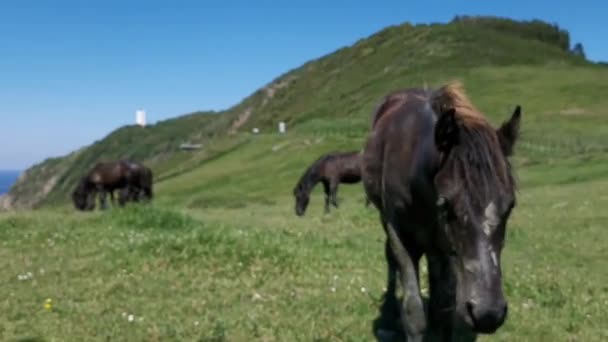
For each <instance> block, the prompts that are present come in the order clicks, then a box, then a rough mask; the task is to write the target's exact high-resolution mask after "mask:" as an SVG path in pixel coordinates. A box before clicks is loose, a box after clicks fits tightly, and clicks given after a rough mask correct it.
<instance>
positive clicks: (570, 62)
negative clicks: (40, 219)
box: [11, 18, 606, 207]
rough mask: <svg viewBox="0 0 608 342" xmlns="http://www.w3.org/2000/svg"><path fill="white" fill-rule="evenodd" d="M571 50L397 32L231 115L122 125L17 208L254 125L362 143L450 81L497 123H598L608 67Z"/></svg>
mask: <svg viewBox="0 0 608 342" xmlns="http://www.w3.org/2000/svg"><path fill="white" fill-rule="evenodd" d="M505 23H510V24H509V25H506V24H505ZM564 42H565V43H566V45H568V44H569V43H568V42H569V38H568V35H567V32H564V31H563V30H560V29H559V28H555V27H553V26H551V25H547V24H542V23H532V24H530V23H518V22H513V21H508V20H502V19H491V18H490V19H484V20H481V19H480V20H471V19H470V18H469V19H459V20H456V21H454V22H452V23H450V24H447V25H418V26H412V25H409V24H403V25H400V26H392V27H388V28H386V29H384V30H382V31H381V32H378V33H377V34H374V35H372V36H370V37H368V38H364V39H361V40H360V41H358V42H357V43H355V44H354V45H353V46H349V47H344V48H341V49H339V50H337V51H336V52H334V53H332V54H329V55H327V56H323V57H321V58H319V59H317V60H313V61H311V62H309V63H306V64H305V65H303V66H301V67H299V68H297V69H294V70H292V71H289V72H287V73H286V74H284V75H282V76H280V77H278V78H276V79H275V80H274V81H272V82H270V83H269V84H268V85H267V86H266V87H264V88H263V89H259V90H258V91H256V92H255V93H253V94H252V95H251V96H249V97H248V98H246V99H244V100H243V101H242V102H241V103H239V104H237V105H235V106H234V107H233V108H231V109H229V110H227V111H225V112H219V113H193V114H190V115H187V116H182V117H178V118H175V119H172V120H167V121H165V122H161V123H159V124H157V125H155V126H151V127H147V128H145V129H141V128H139V127H135V126H129V127H123V128H121V129H118V130H117V131H115V132H112V133H111V134H109V135H108V136H107V137H105V138H104V139H101V140H99V141H97V142H95V143H94V144H92V145H91V146H89V147H88V148H85V149H83V150H82V151H81V152H80V153H78V154H77V155H75V156H73V158H69V157H67V158H59V159H53V160H51V161H49V162H48V163H46V162H45V163H42V164H40V165H38V166H36V167H34V168H33V169H32V170H29V171H28V173H27V175H29V177H25V178H24V180H23V181H22V182H19V183H18V184H17V185H16V186H15V187H14V189H13V190H12V191H11V195H12V198H11V203H12V204H13V206H14V207H31V206H32V205H34V206H36V207H38V206H40V205H43V204H45V203H47V204H48V203H58V202H62V201H66V200H67V198H68V197H67V192H68V191H69V190H70V189H71V188H73V186H74V183H75V181H76V179H77V177H78V176H79V175H81V174H82V173H83V172H84V171H85V170H86V169H87V168H89V167H90V165H92V164H93V163H94V162H95V161H97V160H102V159H115V158H119V157H132V158H136V159H139V160H142V161H145V162H146V163H147V164H150V165H151V166H152V167H153V169H155V170H156V169H159V170H166V169H168V168H173V167H175V166H176V165H177V164H179V163H180V162H184V161H188V160H189V159H191V158H196V157H195V156H193V155H192V154H191V153H186V152H181V151H179V148H178V147H179V145H180V143H182V142H192V143H203V144H204V145H207V144H209V143H211V144H213V141H215V140H216V139H217V138H218V137H221V136H225V135H226V134H228V133H235V132H249V131H250V130H251V128H253V127H259V128H261V129H262V131H263V132H268V131H269V130H273V131H274V130H275V129H276V125H277V123H278V121H280V120H283V121H286V122H287V124H288V127H289V129H290V131H291V130H293V129H295V130H296V131H298V132H303V133H309V134H321V135H327V134H340V135H349V136H361V134H363V133H364V132H365V131H366V130H367V127H368V122H369V113H370V111H371V110H372V109H373V108H374V106H375V104H376V103H377V101H378V100H379V99H380V98H381V97H382V96H383V95H384V94H386V93H387V92H389V91H391V90H393V89H395V88H400V87H407V86H421V85H423V84H427V85H429V86H436V85H439V84H440V83H441V82H444V81H446V80H448V79H451V78H461V79H464V80H465V81H466V82H467V83H466V84H467V87H468V88H469V89H470V92H471V93H472V94H474V95H478V96H477V98H478V101H479V102H480V104H481V105H482V106H483V108H484V109H486V110H487V111H488V114H489V115H490V116H491V117H492V119H498V118H499V117H500V116H501V115H504V113H505V112H506V110H507V108H508V106H513V105H514V104H515V103H522V104H525V107H524V110H526V113H527V118H528V120H537V119H538V121H541V122H545V121H546V120H544V118H543V115H552V114H555V113H559V112H561V111H569V110H570V111H573V110H574V111H575V112H576V113H578V111H576V110H578V109H580V108H581V107H584V108H585V110H586V112H585V117H587V116H592V117H593V116H594V115H597V114H598V110H601V108H599V107H596V105H598V104H600V103H601V101H602V99H601V96H600V94H604V93H605V91H606V84H605V83H603V81H602V80H603V77H604V75H605V70H606V68H605V67H601V66H595V65H591V64H590V63H587V62H586V61H585V60H584V59H582V58H580V57H577V56H575V55H573V54H571V53H570V52H569V51H568V50H567V49H564ZM505 67H508V68H510V69H505ZM573 68H579V69H578V71H580V73H582V75H581V74H579V72H577V70H576V69H573ZM539 75H540V77H539ZM572 81H574V83H573V82H572ZM568 87H582V89H572V90H570V89H568ZM497 90H500V92H499V93H497ZM553 102H554V103H553ZM566 121H568V120H566ZM581 121H585V122H583V123H581V124H577V125H578V128H579V130H578V131H577V132H578V133H580V130H584V129H585V128H586V127H587V126H586V125H587V124H588V120H586V119H585V120H579V119H573V120H569V121H568V125H569V124H570V122H577V123H578V122H581ZM528 127H530V125H529V126H528ZM552 127H553V126H552ZM541 128H542V127H541ZM559 128H560V130H561V129H563V130H561V131H560V132H556V133H560V134H562V133H563V134H571V133H572V132H571V131H569V130H570V128H569V126H568V127H566V125H562V126H560V127H559ZM590 138H595V137H590ZM559 141H560V142H561V139H560V140H559ZM41 169H45V170H46V171H45V172H42V171H41ZM32 194H36V195H35V196H32Z"/></svg>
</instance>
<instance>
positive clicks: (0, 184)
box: [0, 170, 21, 195]
mask: <svg viewBox="0 0 608 342" xmlns="http://www.w3.org/2000/svg"><path fill="white" fill-rule="evenodd" d="M20 174H21V171H12V170H0V195H3V194H5V193H7V192H8V191H9V190H10V189H11V186H12V185H13V184H15V182H16V181H17V179H18V178H19V175H20Z"/></svg>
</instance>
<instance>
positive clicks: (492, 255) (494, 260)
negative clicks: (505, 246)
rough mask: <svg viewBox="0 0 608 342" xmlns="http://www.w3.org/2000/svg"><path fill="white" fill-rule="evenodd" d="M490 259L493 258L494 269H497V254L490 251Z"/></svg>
mask: <svg viewBox="0 0 608 342" xmlns="http://www.w3.org/2000/svg"><path fill="white" fill-rule="evenodd" d="M490 257H491V258H492V263H493V264H494V267H497V266H498V259H497V258H496V252H494V251H490Z"/></svg>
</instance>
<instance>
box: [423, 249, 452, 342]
mask: <svg viewBox="0 0 608 342" xmlns="http://www.w3.org/2000/svg"><path fill="white" fill-rule="evenodd" d="M427 259H428V268H429V290H430V291H429V292H430V293H429V322H430V324H431V326H432V327H431V330H432V331H433V332H434V333H435V334H437V335H439V339H438V340H440V341H452V339H453V333H454V306H455V305H456V293H455V292H454V288H455V277H454V274H453V273H452V270H451V268H450V264H449V260H448V257H447V256H443V255H427Z"/></svg>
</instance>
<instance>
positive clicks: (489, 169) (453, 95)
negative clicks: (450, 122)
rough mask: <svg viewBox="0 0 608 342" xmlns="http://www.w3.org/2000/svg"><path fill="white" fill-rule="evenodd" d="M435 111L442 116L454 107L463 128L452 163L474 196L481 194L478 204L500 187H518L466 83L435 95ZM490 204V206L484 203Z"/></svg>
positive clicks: (449, 85) (497, 142)
mask: <svg viewBox="0 0 608 342" xmlns="http://www.w3.org/2000/svg"><path fill="white" fill-rule="evenodd" d="M430 101H431V108H432V109H433V110H434V111H435V112H436V113H437V114H438V115H441V113H443V112H445V111H446V110H449V109H451V108H454V110H455V115H456V119H457V122H458V124H459V126H460V129H459V140H458V144H457V145H456V146H454V147H453V148H452V150H451V152H450V155H449V156H448V160H450V161H451V162H453V163H455V164H454V165H455V170H457V171H456V172H458V173H459V174H460V176H461V177H462V178H463V180H464V186H465V187H466V189H467V191H468V192H470V193H479V195H477V196H475V197H476V198H477V201H482V200H483V201H487V200H489V199H490V197H489V196H490V195H491V192H492V191H493V190H495V189H496V188H497V187H498V188H501V189H505V188H506V189H508V188H511V187H513V186H514V179H513V177H512V175H511V172H510V171H511V166H510V164H509V161H508V159H507V158H506V157H505V156H504V154H503V153H502V150H501V147H500V141H499V140H498V135H497V134H496V130H495V129H494V128H493V127H492V125H491V124H490V122H489V121H488V120H487V118H486V117H485V116H484V115H483V114H482V113H481V111H479V110H478V109H477V108H476V107H475V105H474V104H473V103H472V102H471V101H470V100H469V98H468V96H467V95H466V92H465V90H464V87H463V85H462V83H460V82H457V81H456V82H450V83H448V84H446V85H444V86H442V87H441V88H439V89H437V90H435V91H434V92H433V94H432V95H431V99H430ZM481 204H482V205H486V204H487V203H481Z"/></svg>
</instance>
